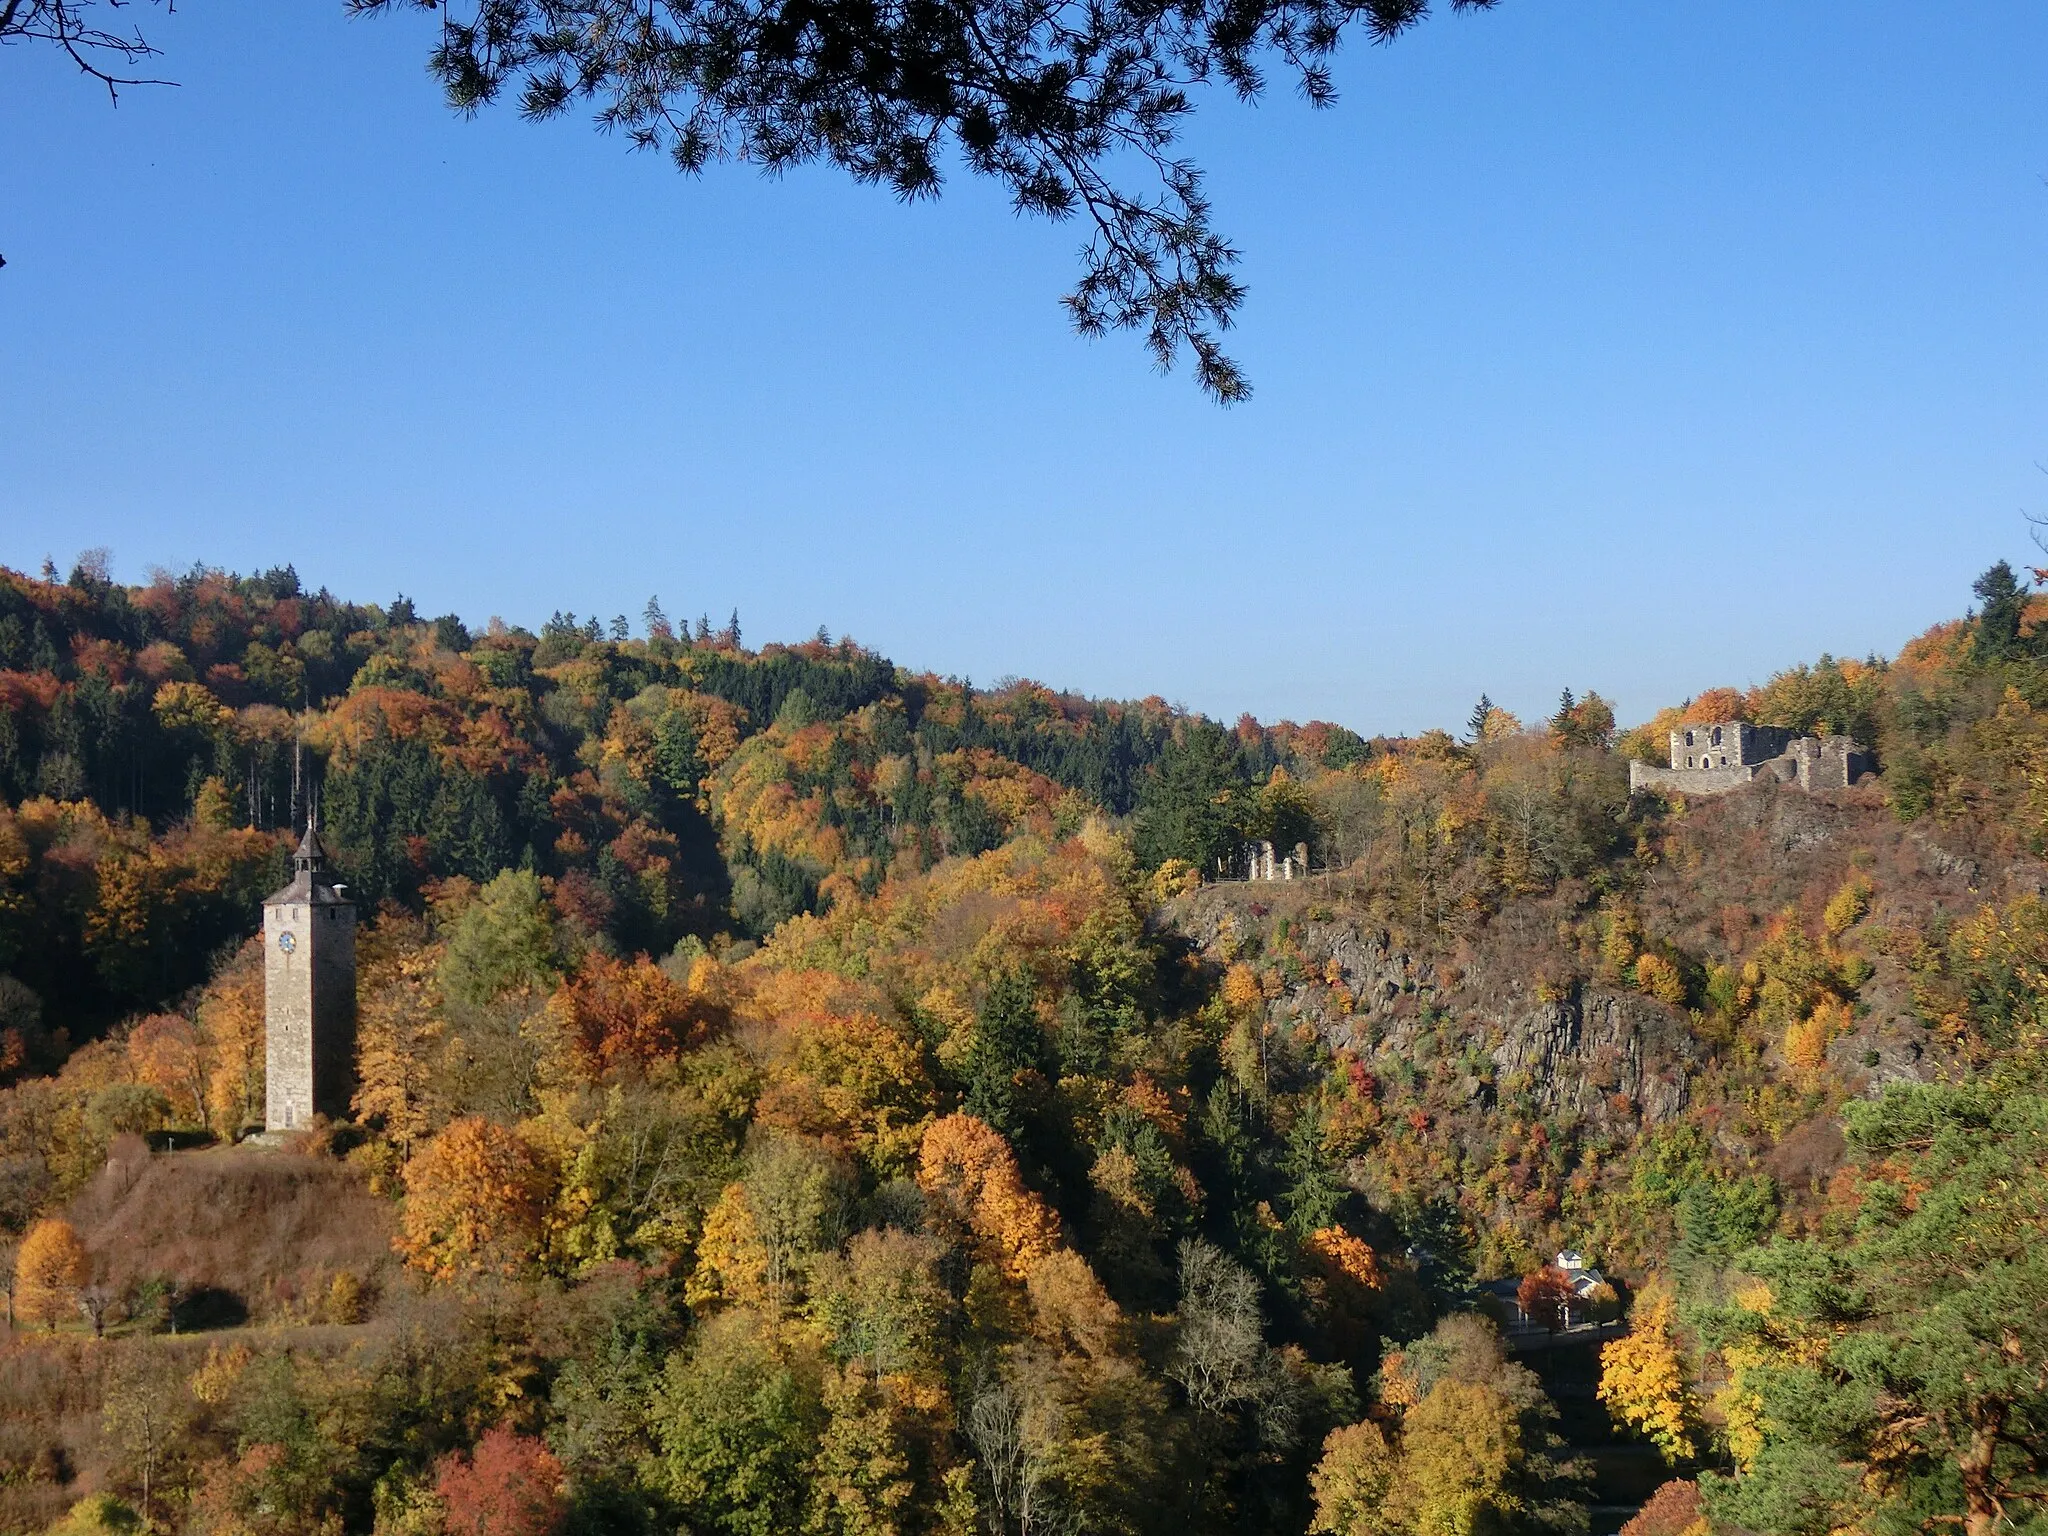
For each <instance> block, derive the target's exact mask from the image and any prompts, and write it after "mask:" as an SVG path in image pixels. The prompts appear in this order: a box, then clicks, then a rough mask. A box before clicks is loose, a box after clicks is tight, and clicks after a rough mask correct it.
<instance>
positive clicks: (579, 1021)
mask: <svg viewBox="0 0 2048 1536" xmlns="http://www.w3.org/2000/svg"><path fill="white" fill-rule="evenodd" d="M560 1000H561V1002H562V1004H563V1006H564V1007H565V1009H566V1011H567V1016H568V1021H569V1027H570V1038H571V1039H572V1040H573V1041H574V1043H575V1047H576V1052H577V1055H578V1057H579V1058H580V1060H581V1061H582V1063H583V1066H584V1069H585V1070H586V1071H588V1072H590V1073H592V1074H593V1075H595V1076H606V1075H609V1074H612V1073H615V1072H617V1071H619V1070H620V1069H622V1068H631V1069H635V1070H639V1069H645V1068H647V1067H649V1066H652V1065H653V1064H654V1063H655V1062H657V1061H661V1060H664V1059H667V1058H670V1057H673V1056H675V1055H676V1054H677V1053H678V1052H679V1051H681V1050H683V1049H684V1048H685V1047H687V1046H690V1045H695V1044H698V1043H700V1042H701V1041H702V1039H703V1037H704V1034H705V1032H706V1023H705V1020H704V1018H703V1016H702V1009H701V1008H700V1007H699V1006H698V1005H697V1004H696V1003H695V1001H694V999H693V998H692V997H691V995H690V993H689V992H687V991H686V990H684V988H683V987H682V986H680V985H679V984H678V983H677V982H676V981H675V980H674V979H672V978H671V977H670V976H669V974H668V973H667V972H666V971H664V970H662V969H661V967H659V966H658V965H655V964H653V963H652V962H651V961H649V960H648V959H647V958H646V957H645V956H642V957H640V958H639V959H636V960H615V959H613V958H611V957H610V956H609V955H602V954H595V953H593V954H591V955H589V956H588V957H586V958H585V960H584V962H583V964H582V966H581V967H580V968H579V969H578V971H577V973H576V975H575V977H574V978H573V979H571V980H570V981H569V983H568V984H567V985H566V986H564V987H563V988H562V991H561V994H560Z"/></svg>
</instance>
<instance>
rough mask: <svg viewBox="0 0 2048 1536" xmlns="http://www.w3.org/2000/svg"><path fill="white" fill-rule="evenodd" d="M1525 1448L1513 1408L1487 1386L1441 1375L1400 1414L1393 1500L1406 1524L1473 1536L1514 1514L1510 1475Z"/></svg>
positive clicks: (1518, 1505)
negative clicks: (1409, 1518) (1407, 1515)
mask: <svg viewBox="0 0 2048 1536" xmlns="http://www.w3.org/2000/svg"><path fill="white" fill-rule="evenodd" d="M1525 1457H1526V1452H1525V1448H1524V1447H1523V1444H1522V1429H1521V1422H1520V1418H1519V1416H1518V1415H1517V1413H1516V1411H1515V1406H1514V1404H1513V1403H1510V1402H1509V1401H1508V1400H1507V1399H1506V1398H1505V1397H1503V1396H1501V1394H1500V1393H1498V1392H1496V1391H1494V1390H1493V1389H1492V1388H1491V1387H1486V1386H1481V1385H1479V1384H1477V1383H1474V1382H1463V1381H1457V1380H1454V1379H1448V1378H1447V1379H1445V1380H1443V1381H1440V1382H1438V1383H1437V1384H1436V1385H1435V1386H1434V1387H1432V1388H1431V1389H1430V1391H1429V1395H1428V1396H1427V1397H1425V1398H1423V1400H1422V1401H1421V1402H1420V1403H1418V1404H1417V1405H1416V1406H1415V1407H1414V1408H1413V1409H1412V1410H1411V1411H1410V1412H1409V1414H1408V1418H1407V1422H1406V1423H1405V1424H1404V1425H1403V1427H1402V1434H1401V1472H1400V1486H1399V1487H1397V1489H1396V1500H1395V1502H1396V1504H1397V1505H1405V1506H1406V1507H1407V1508H1409V1509H1412V1510H1413V1511H1414V1516H1413V1523H1414V1526H1415V1527H1416V1528H1417V1529H1419V1530H1421V1531H1425V1532H1431V1533H1440V1536H1478V1533H1481V1532H1485V1531H1489V1530H1497V1529H1499V1528H1500V1527H1501V1526H1502V1525H1503V1524H1507V1523H1509V1522H1511V1521H1512V1520H1513V1519H1514V1517H1515V1516H1516V1515H1518V1514H1520V1513H1521V1512H1522V1509H1523V1507H1524V1501H1523V1500H1522V1499H1521V1497H1520V1496H1519V1495H1518V1494H1517V1493H1516V1492H1515V1488H1514V1485H1515V1479H1516V1476H1517V1474H1518V1473H1519V1472H1520V1471H1521V1469H1522V1463H1523V1461H1524V1460H1525Z"/></svg>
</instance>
